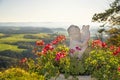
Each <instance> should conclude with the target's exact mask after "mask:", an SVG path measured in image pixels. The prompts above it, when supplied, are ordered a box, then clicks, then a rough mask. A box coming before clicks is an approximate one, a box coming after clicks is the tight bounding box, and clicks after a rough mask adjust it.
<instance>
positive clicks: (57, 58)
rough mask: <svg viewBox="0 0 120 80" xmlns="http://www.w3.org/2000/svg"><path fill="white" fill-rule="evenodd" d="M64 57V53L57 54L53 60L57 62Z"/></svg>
mask: <svg viewBox="0 0 120 80" xmlns="http://www.w3.org/2000/svg"><path fill="white" fill-rule="evenodd" d="M65 56H66V53H65V52H63V51H62V52H58V53H57V54H56V57H55V60H56V61H59V60H60V59H61V58H64V57H65Z"/></svg>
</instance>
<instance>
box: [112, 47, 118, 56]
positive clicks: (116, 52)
mask: <svg viewBox="0 0 120 80" xmlns="http://www.w3.org/2000/svg"><path fill="white" fill-rule="evenodd" d="M118 53H120V47H118V48H117V49H116V50H115V51H114V52H113V55H117V54H118Z"/></svg>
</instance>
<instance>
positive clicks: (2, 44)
mask: <svg viewBox="0 0 120 80" xmlns="http://www.w3.org/2000/svg"><path fill="white" fill-rule="evenodd" d="M4 35H5V34H2V33H0V36H4ZM25 35H32V36H36V37H38V38H46V37H50V36H49V35H48V34H45V33H38V34H12V35H11V36H9V37H4V38H1V39H0V51H4V50H12V51H23V50H25V49H20V48H18V46H17V45H11V43H16V42H19V41H24V42H31V41H33V42H35V41H36V40H37V39H27V38H24V36H25ZM9 43H10V44H9Z"/></svg>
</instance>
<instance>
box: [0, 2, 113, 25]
mask: <svg viewBox="0 0 120 80" xmlns="http://www.w3.org/2000/svg"><path fill="white" fill-rule="evenodd" d="M112 1H114V0H0V22H76V23H89V22H91V18H92V16H93V14H94V13H98V12H102V11H104V10H105V9H107V8H109V4H110V3H111V2H112Z"/></svg>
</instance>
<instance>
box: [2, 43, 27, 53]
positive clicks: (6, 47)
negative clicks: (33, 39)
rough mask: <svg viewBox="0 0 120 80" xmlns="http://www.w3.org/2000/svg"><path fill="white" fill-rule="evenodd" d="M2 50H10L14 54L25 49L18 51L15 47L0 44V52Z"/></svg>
mask: <svg viewBox="0 0 120 80" xmlns="http://www.w3.org/2000/svg"><path fill="white" fill-rule="evenodd" d="M4 50H12V51H15V52H21V51H23V50H25V49H20V48H18V46H16V45H9V44H0V51H4Z"/></svg>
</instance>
